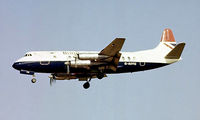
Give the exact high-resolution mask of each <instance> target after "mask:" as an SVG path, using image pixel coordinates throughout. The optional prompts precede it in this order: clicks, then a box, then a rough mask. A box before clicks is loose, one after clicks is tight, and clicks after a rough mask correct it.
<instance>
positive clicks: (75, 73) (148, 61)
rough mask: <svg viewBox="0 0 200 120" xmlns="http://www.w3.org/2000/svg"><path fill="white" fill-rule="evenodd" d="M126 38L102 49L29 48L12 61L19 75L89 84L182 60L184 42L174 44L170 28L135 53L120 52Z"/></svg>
mask: <svg viewBox="0 0 200 120" xmlns="http://www.w3.org/2000/svg"><path fill="white" fill-rule="evenodd" d="M124 41H125V38H116V39H115V40H113V41H112V42H111V43H110V44H109V45H108V46H106V47H105V48H104V49H103V50H101V51H32V52H27V53H26V54H25V56H23V57H22V58H20V59H19V60H17V61H16V62H15V63H14V64H13V68H15V69H17V70H19V71H20V73H21V74H27V75H32V76H33V78H32V80H31V81H32V83H35V82H36V79H35V73H50V76H49V78H50V84H51V85H52V83H54V82H55V80H72V79H78V80H79V81H86V82H85V83H84V84H83V87H84V88H85V89H88V88H89V87H90V81H91V79H93V78H98V79H102V78H104V77H107V75H108V74H116V73H127V72H138V71H144V70H150V69H155V68H159V67H163V66H166V65H170V64H172V63H175V62H178V61H180V60H181V54H182V51H183V49H184V46H185V43H179V44H177V43H176V41H175V39H174V36H173V33H172V30H171V29H165V30H164V31H163V33H162V36H161V40H160V43H159V44H158V46H157V47H156V48H154V49H150V50H144V51H138V52H121V49H122V46H123V44H124Z"/></svg>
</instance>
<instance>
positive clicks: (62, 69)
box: [13, 61, 168, 73]
mask: <svg viewBox="0 0 200 120" xmlns="http://www.w3.org/2000/svg"><path fill="white" fill-rule="evenodd" d="M165 65H168V64H166V63H148V62H146V63H144V62H119V64H118V66H117V71H116V72H113V71H112V70H105V71H104V72H105V73H124V72H137V71H143V70H149V69H154V68H158V67H162V66H165ZM13 67H14V68H15V69H17V70H27V71H33V72H44V73H66V72H67V66H66V65H65V62H64V61H51V62H49V64H43V65H42V64H41V63H40V62H16V63H14V64H13ZM92 68H93V71H91V70H87V69H85V68H73V67H70V72H71V73H77V72H83V71H84V72H98V71H97V70H98V69H97V68H98V66H93V67H92ZM95 69H96V71H95Z"/></svg>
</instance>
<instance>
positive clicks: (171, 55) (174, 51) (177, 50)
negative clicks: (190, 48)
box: [165, 43, 185, 59]
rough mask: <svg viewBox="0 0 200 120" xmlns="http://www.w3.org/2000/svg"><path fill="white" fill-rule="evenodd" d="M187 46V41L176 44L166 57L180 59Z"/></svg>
mask: <svg viewBox="0 0 200 120" xmlns="http://www.w3.org/2000/svg"><path fill="white" fill-rule="evenodd" d="M184 47H185V43H180V44H178V45H176V46H175V48H174V49H172V50H171V51H170V52H169V53H168V54H167V55H166V56H165V58H166V59H179V58H180V57H181V54H182V52H183V49H184Z"/></svg>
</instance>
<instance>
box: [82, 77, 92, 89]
mask: <svg viewBox="0 0 200 120" xmlns="http://www.w3.org/2000/svg"><path fill="white" fill-rule="evenodd" d="M91 79H92V78H89V80H88V81H87V82H86V83H84V84H83V88H85V89H88V88H89V87H90V81H91Z"/></svg>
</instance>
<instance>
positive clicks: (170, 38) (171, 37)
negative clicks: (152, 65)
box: [160, 28, 176, 42]
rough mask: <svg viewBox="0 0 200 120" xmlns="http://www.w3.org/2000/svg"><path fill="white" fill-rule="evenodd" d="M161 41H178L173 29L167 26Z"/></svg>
mask: <svg viewBox="0 0 200 120" xmlns="http://www.w3.org/2000/svg"><path fill="white" fill-rule="evenodd" d="M160 42H176V41H175V39H174V35H173V33H172V30H171V29H169V28H166V29H165V30H164V31H163V33H162V37H161V40H160Z"/></svg>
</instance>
